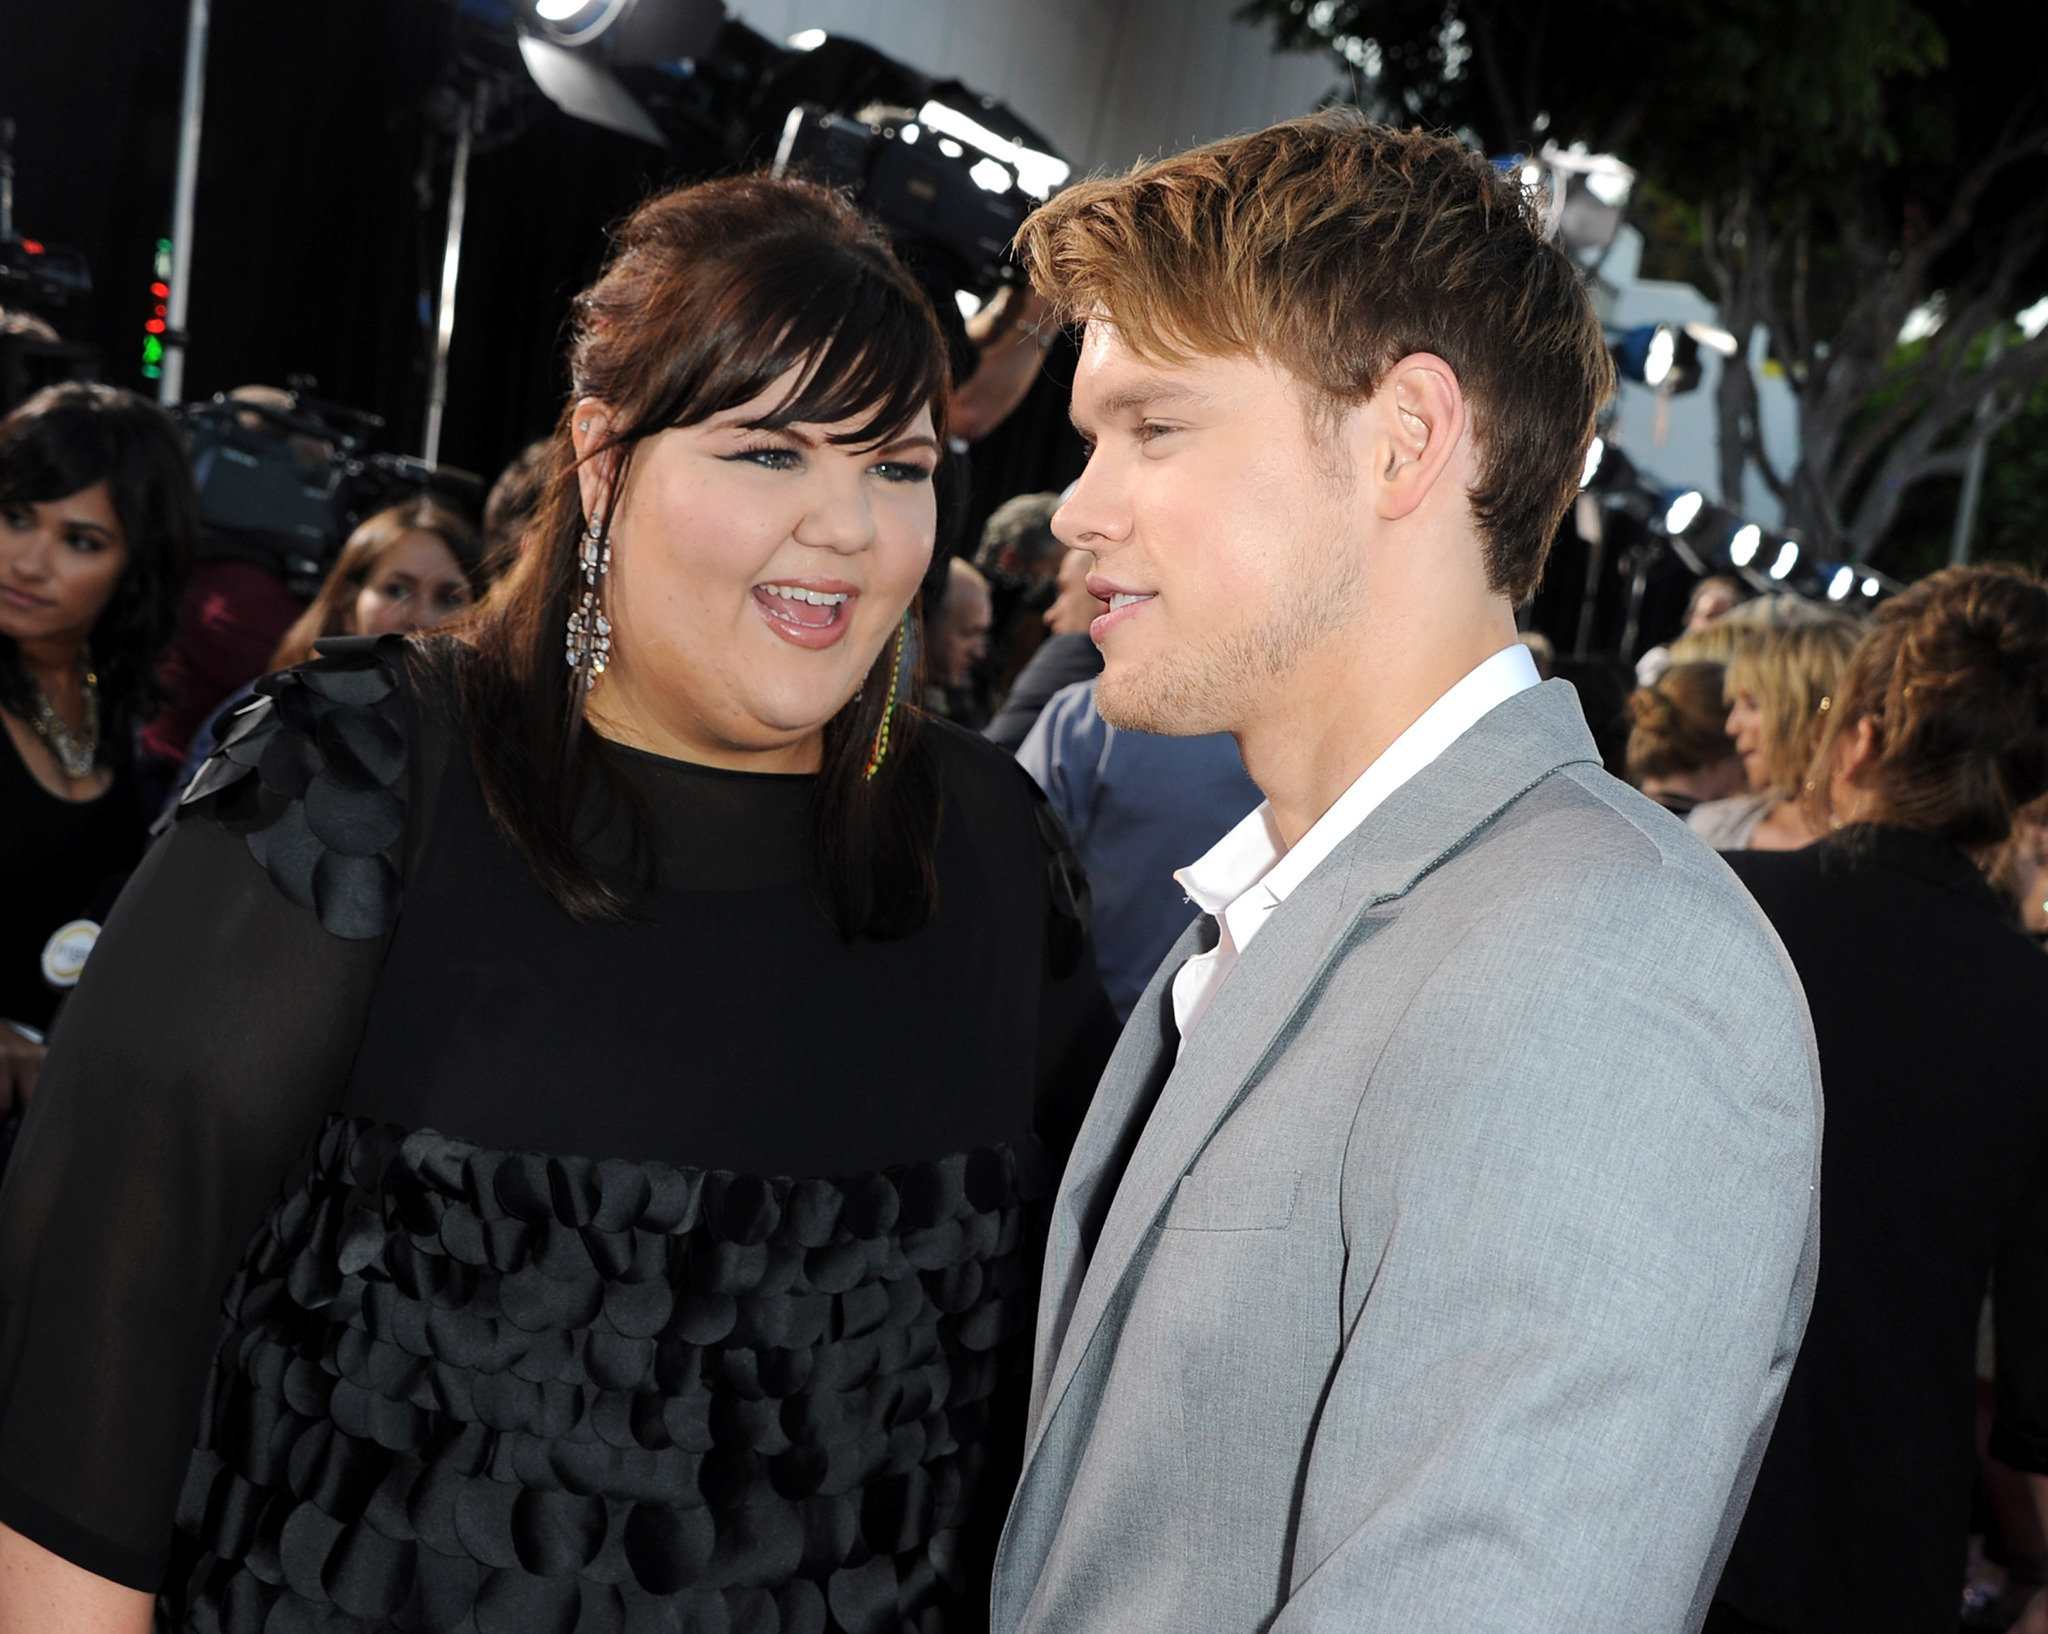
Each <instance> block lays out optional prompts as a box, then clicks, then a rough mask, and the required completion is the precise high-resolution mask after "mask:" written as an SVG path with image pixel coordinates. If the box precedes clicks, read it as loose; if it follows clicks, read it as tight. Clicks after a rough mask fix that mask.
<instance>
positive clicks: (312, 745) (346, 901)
mask: <svg viewBox="0 0 2048 1634" xmlns="http://www.w3.org/2000/svg"><path fill="white" fill-rule="evenodd" d="M459 662H460V660H459V657H458V656H457V655H456V654H455V652H454V651H453V650H452V644H450V643H436V644H434V645H432V646H422V645H419V644H415V643H412V642H408V641H407V640H406V639H405V638H403V637H400V636H378V637H343V638H339V639H334V640H328V641H323V642H321V643H320V646H319V648H318V655H317V656H316V657H314V658H313V659H311V660H310V661H308V662H307V663H304V664H300V665H297V666H295V667H294V668H292V669H288V670H282V671H279V672H278V673H277V674H275V675H267V676H265V677H263V679H261V680H260V681H258V682H257V683H256V685H255V688H254V695H253V696H252V697H251V699H250V700H249V702H248V703H247V704H245V705H244V706H243V707H242V708H241V709H239V710H237V711H236V712H235V713H234V714H233V715H232V716H231V717H230V718H228V719H227V720H225V721H223V722H222V723H221V736H220V744H219V747H218V748H217V749H216V750H215V752H214V754H213V756H212V758H211V759H209V760H208V761H207V762H206V764H205V765H204V766H203V767H201V768H200V770H199V772H198V773H197V775H195V776H194V777H193V779H192V782H191V784H190V786H189V787H188V788H187V789H186V791H185V794H184V797H183V798H182V799H181V800H180V802H179V807H178V813H177V815H178V816H180V817H182V816H185V815H187V814H191V813H199V812H203V813H207V814H209V815H211V816H212V817H213V818H214V819H215V820H216V821H218V822H220V823H221V825H222V826H223V827H226V828H227V829H229V830H230V831H232V832H234V833H237V834H239V835H241V836H242V838H243V840H244V842H245V843H246V844H247V846H248V848H249V852H250V854H251V855H252V856H253V857H254V858H255V859H256V861H257V862H258V863H260V864H261V865H262V866H263V868H264V870H265V872H266V873H268V874H269V876H270V879H271V882H272V883H273V884H274V885H275V886H276V887H277V889H278V891H279V892H280V893H281V894H282V895H283V896H285V897H286V898H287V899H288V900H290V901H292V902H295V903H297V904H298V905H299V906H301V907H304V908H308V909H311V910H312V911H313V912H314V913H316V914H317V915H318V916H319V919H320V922H321V924H322V925H323V926H324V927H325V928H326V929H327V930H328V931H329V932H331V933H332V934H334V935H336V936H339V937H342V938H344V939H348V940H361V939H367V938H372V937H378V936H382V935H384V934H385V933H387V932H388V931H389V930H390V929H391V928H392V926H393V925H394V924H395V923H396V922H397V918H398V906H399V898H400V894H401V883H402V879H403V874H404V856H405V840H406V833H407V819H408V815H409V808H410V805H411V797H412V795H413V793H414V790H415V787H416V785H417V783H418V781H419V778H418V766H419V763H420V758H421V748H422V744H423V740H425V739H428V738H431V737H436V736H439V735H440V734H441V731H442V730H444V728H443V726H442V723H444V722H446V721H448V720H450V719H452V709H453V704H454V697H455V685H456V679H457V676H456V667H457V665H458V664H459Z"/></svg>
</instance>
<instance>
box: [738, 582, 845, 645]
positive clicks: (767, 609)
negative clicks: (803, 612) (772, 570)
mask: <svg viewBox="0 0 2048 1634" xmlns="http://www.w3.org/2000/svg"><path fill="white" fill-rule="evenodd" d="M772 584H779V585H786V586H787V587H788V588H790V589H791V590H815V591H817V592H818V594H819V595H821V596H845V597H846V598H847V599H846V600H845V601H843V602H841V603H840V604H839V606H838V607H837V608H836V609H834V615H835V616H834V617H833V619H832V622H831V623H829V624H797V623H794V622H792V621H791V620H790V619H789V618H787V617H785V616H784V615H782V614H780V613H778V612H776V611H775V608H776V605H777V598H776V597H774V596H771V595H769V594H768V586H770V585H772ZM750 594H751V595H752V597H753V601H754V610H755V611H756V612H758V613H759V614H760V615H761V622H762V623H763V624H765V625H767V626H768V628H769V629H770V630H772V631H774V632H775V634H777V635H778V636H780V637H781V638H782V639H783V640H784V641H787V642H788V643H789V644H790V645H791V646H792V647H801V648H803V649H804V651H806V652H822V651H823V650H824V649H825V648H827V647H832V646H836V645H838V643H839V642H840V641H842V640H843V639H845V636H846V632H847V631H848V630H850V629H852V628H853V610H854V608H855V607H856V606H858V605H859V604H860V586H859V585H857V584H848V583H847V582H846V581H845V580H844V579H813V578H808V577H796V578H787V579H763V580H761V581H760V583H758V584H756V585H755V586H754V588H753V590H752V591H751V592H750Z"/></svg>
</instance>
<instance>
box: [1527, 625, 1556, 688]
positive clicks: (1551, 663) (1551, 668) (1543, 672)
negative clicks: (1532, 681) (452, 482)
mask: <svg viewBox="0 0 2048 1634" xmlns="http://www.w3.org/2000/svg"><path fill="white" fill-rule="evenodd" d="M1522 645H1523V646H1525V647H1527V648H1528V649H1529V659H1530V661H1531V662H1532V663H1533V664H1535V666H1536V673H1537V674H1538V675H1539V676H1540V677H1542V678H1543V679H1544V680H1546V681H1547V680H1549V679H1550V678H1551V677H1552V676H1553V675H1555V674H1556V673H1557V648H1556V646H1555V645H1553V644H1552V642H1551V639H1550V637H1549V636H1547V635H1545V634H1544V633H1543V632H1542V631H1541V630H1524V631H1523V632H1522Z"/></svg>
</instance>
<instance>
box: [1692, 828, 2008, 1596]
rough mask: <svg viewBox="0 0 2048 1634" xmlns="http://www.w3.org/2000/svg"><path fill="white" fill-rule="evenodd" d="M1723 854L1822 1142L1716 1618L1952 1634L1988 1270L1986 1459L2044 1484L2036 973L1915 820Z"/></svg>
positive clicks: (1993, 905) (1993, 900)
mask: <svg viewBox="0 0 2048 1634" xmlns="http://www.w3.org/2000/svg"><path fill="white" fill-rule="evenodd" d="M1728 861H1729V863H1730V864H1731V865H1732V866H1733V867H1734V869H1735V871H1736V872H1737V874H1739V875H1740V876H1741V878H1742V881H1743V883H1744V884H1745V885H1747V886H1748V887H1749V888H1750V890H1751V891H1752V892H1753V893H1754V894H1755V896H1756V899H1757V901H1758V902H1759V903H1760V904H1761V905H1762V907H1763V910H1764V912H1765V913H1766V914H1768V915H1769V916H1770V920H1771V923H1772V924H1773V925H1774V926H1775V927H1776V928H1777V931H1778V934H1779V935H1780V936H1781V937H1782V938H1783V939H1784V942H1785V946H1786V949H1787V951H1788V952H1789V953H1790V954H1791V956H1792V962H1793V964H1794V965H1795V966H1796V967H1797V969H1798V972H1799V977H1800V980H1801V982H1802V983H1803V985H1804V986H1805V989H1806V999H1807V1003H1808V1005H1809V1006H1810V1007H1811V1010H1812V1013H1813V1026H1814V1034H1815V1037H1816V1038H1817V1040H1818V1042H1819V1046H1820V1065H1821V1086H1822V1094H1823V1096H1824V1098H1825V1101H1826V1129H1825V1132H1824V1134H1823V1137H1822V1143H1821V1226H1820V1277H1819V1281H1818V1284H1817V1286H1816V1289H1815V1294H1814V1304H1813V1314H1812V1317H1811V1319H1810V1320H1809V1322H1808V1323H1807V1328H1806V1338H1805V1342H1804V1344H1803V1345H1802V1346H1801V1348H1800V1352H1799V1360H1798V1363H1797V1365H1796V1366H1795V1367H1794V1369H1793V1372H1792V1377H1791V1380H1790V1383H1789V1384H1788V1386H1787V1389H1786V1392H1785V1399H1784V1405H1783V1406H1782V1408H1781V1409H1780V1410H1779V1414H1778V1422H1777V1427H1776V1430H1775V1432H1774V1433H1773V1435H1772V1437H1771V1444H1770V1447H1769V1450H1768V1451H1767V1452H1766V1454H1765V1457H1764V1461H1763V1466H1762V1469H1761V1471H1760V1472H1759V1474H1758V1477H1757V1483H1756V1488H1755V1491H1754V1493H1753V1494H1752V1496H1751V1498H1750V1502H1749V1510H1748V1513H1747V1515H1746V1516H1745V1517H1744V1520H1743V1523H1742V1529H1741V1532H1740V1533H1739V1535H1738V1536H1737V1539H1736V1542H1735V1547H1734V1552H1733V1554H1732V1555H1731V1556H1730V1558H1729V1561H1728V1566H1727V1570H1726V1571H1725V1573H1724V1574H1723V1576H1722V1579H1721V1585H1720V1591H1719V1601H1720V1606H1719V1607H1718V1608H1717V1617H1716V1619H1712V1620H1710V1621H1709V1623H1708V1627H1709V1629H1713V1628H1715V1627H1716V1626H1717V1623H1719V1624H1720V1625H1722V1626H1726V1627H1729V1628H1743V1627H1754V1628H1763V1629H1770V1630H1781V1631H1783V1634H1821V1631H1836V1630H1840V1631H1843V1634H1849V1631H1854V1634H1894V1631H1896V1634H1909V1631H1910V1634H1937V1631H1938V1634H1954V1630H1955V1628H1956V1622H1957V1618H1958V1616H1959V1614H1960V1612H1959V1608H1960V1606H1961V1600H1962V1587H1963V1576H1964V1555H1965V1544H1966V1537H1965V1534H1966V1533H1967V1531H1968V1529H1969V1510H1970V1490H1971V1482H1972V1480H1973V1478H1974V1473H1975V1468H1976V1448H1975V1436H1974V1429H1975V1412H1976V1401H1977V1384H1976V1368H1975V1361H1976V1344H1977V1326H1978V1315H1979V1311H1980V1308H1981V1306H1982V1304H1983V1300H1984V1291H1985V1283H1986V1279H1987V1277H1989V1276H1990V1275H1991V1273H1992V1272H1993V1270H1994V1268H1995V1270H1996V1276H1997V1293H1996V1298H1995V1301H1994V1303H1995V1306H1996V1311H1997V1319H1998V1333H1997V1345H1998V1391H1999V1414H1998V1427H1997V1431H1996V1434H1995V1438H1994V1441H1993V1451H1994V1452H1995V1453H1997V1455H1998V1456H1999V1457H2001V1458H2003V1459H2005V1460H2006V1461H2007V1462H2009V1463H2011V1464H2013V1465H2015V1466H2016V1467H2018V1468H2020V1469H2025V1470H2036V1471H2043V1472H2048V1093H2044V1088H2048V1083H2044V1075H2043V1071H2042V1067H2041V1045H2042V1039H2041V1026H2042V1021H2043V1018H2044V1017H2048V957H2044V956H2043V954H2042V952H2041V949H2040V948H2038V947H2036V946H2035V945H2034V944H2033V943H2032V942H2031V941H2030V940H2029V939H2028V938H2027V937H2026V936H2025V935H2023V934H2022V933H2021V932H2020V930H2019V929H2018V927H2017V926H2016V925H2015V924H2014V923H2013V921H2012V918H2011V916H2010V914H2009V912H2008V911H2007V910H2006V908H2005V907H2004V905H2003V903H2001V901H2000V900H1999V899H1998V897H1997V896H1996V895H1995V894H1994V892H1993V891H1992V889H1991V887H1990V886H1989V885H1988V884H1987V883H1986V881H1985V879H1984V876H1983V875H1982V874H1981V873H1980V872H1979V871H1978V870H1977V869H1976V868H1975V867H1974V866H1973V865H1972V864H1971V862H1970V861H1969V859H1968V858H1966V857H1965V856H1963V854H1962V853H1961V852H1959V851H1957V850H1955V849H1954V848H1953V847H1951V846H1948V845H1944V844H1942V843H1941V842H1939V841H1936V840H1931V839H1928V838H1926V837H1924V836H1922V835H1918V834H1914V833H1911V832H1909V831H1907V830H1904V829H1898V828H1880V827H1876V826H1863V827H1857V828H1853V829H1850V830H1846V831H1845V832H1844V833H1843V834H1842V835H1841V836H1839V837H1837V838H1834V839H1830V840H1826V841H1823V842H1822V843H1821V844H1819V845H1815V846H1812V847H1810V848H1809V849H1807V850H1804V851H1789V852H1760V851H1747V852H1740V853H1735V854H1732V855H1730V856H1729V857H1728ZM1729 1610H1732V1611H1733V1612H1735V1613H1737V1614H1739V1620H1738V1619H1728V1618H1727V1616H1726V1613H1727V1611H1729Z"/></svg>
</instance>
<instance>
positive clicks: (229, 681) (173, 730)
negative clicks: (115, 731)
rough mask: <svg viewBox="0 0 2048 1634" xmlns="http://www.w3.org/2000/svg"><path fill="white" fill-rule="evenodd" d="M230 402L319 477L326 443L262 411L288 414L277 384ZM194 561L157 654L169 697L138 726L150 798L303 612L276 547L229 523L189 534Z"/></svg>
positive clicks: (244, 390)
mask: <svg viewBox="0 0 2048 1634" xmlns="http://www.w3.org/2000/svg"><path fill="white" fill-rule="evenodd" d="M227 395H228V400H229V401H230V402H233V403H246V404H249V405H250V407H249V408H248V409H246V410H242V411H239V412H238V417H237V423H238V424H239V425H240V426H241V428H242V429H243V430H244V431H247V432H250V433H253V434H255V435H258V436H263V437H269V438H271V439H273V440H274V441H275V442H277V443H281V444H282V445H283V446H284V447H285V448H286V449H288V450H289V451H290V455H291V458H292V459H293V460H295V461H296V462H297V464H298V468H299V470H300V471H301V472H302V473H303V475H304V480H306V481H307V482H308V483H312V484H321V485H324V483H325V482H326V480H327V465H328V460H329V457H330V456H331V455H332V453H333V446H332V444H330V443H327V442H324V441H322V440H321V439H319V438H317V437H311V436H304V435H300V434H296V433H292V432H289V431H287V430H286V428H284V427H283V426H281V425H279V424H278V423H276V421H274V420H273V419H271V418H269V417H268V416H266V415H265V414H264V413H263V412H261V411H262V410H265V409H268V410H271V411H273V412H274V413H277V414H285V413H289V412H290V411H291V409H292V407H293V405H294V404H295V403H296V401H297V399H296V397H295V396H294V394H293V393H291V392H288V391H285V390H284V389H283V388H281V387H278V386H237V387H236V388H235V389H234V390H233V391H231V392H229V393H228V394H227ZM194 550H195V555H196V558H197V559H196V560H195V561H194V563H193V568H192V576H191V585H190V588H189V589H188V590H187V592H186V596H185V601H184V604H183V606H182V608H181V609H180V612H179V617H178V623H177V629H176V631H175V633H174V634H173V636H172V638H171V643H170V646H169V648H168V650H167V651H166V652H165V654H164V661H163V680H164V686H165V690H166V692H167V693H168V698H167V700H166V702H165V703H164V705H163V707H162V708H161V709H160V710H159V711H158V712H157V714H156V716H155V717H154V718H153V719H152V720H151V721H150V722H149V723H148V725H147V726H146V727H145V728H144V729H143V734H142V750H143V756H144V760H145V773H146V781H148V782H149V783H150V784H151V788H150V797H151V803H152V804H154V803H156V799H157V798H158V797H160V795H161V793H162V791H163V788H164V786H165V783H166V781H167V779H168V777H169V774H170V772H172V771H173V770H175V768H177V767H178V766H179V765H180V764H182V763H183V761H184V759H185V755H186V751H187V748H188V746H189V745H190V743H191V741H192V737H193V734H194V733H196V732H197V731H198V730H199V729H200V727H201V726H203V725H204V724H205V723H206V721H207V720H208V719H209V718H210V717H211V716H212V715H213V714H214V713H215V712H216V711H217V710H218V709H219V708H220V705H221V701H222V700H223V699H225V698H227V697H228V696H229V695H230V694H232V693H236V692H239V691H241V689H242V688H244V687H246V686H247V685H248V684H249V683H250V682H251V681H253V680H255V679H256V677H257V676H259V675H261V674H263V673H264V672H265V671H266V670H268V669H269V668H270V667H271V664H270V658H271V654H272V653H273V652H274V651H275V650H276V648H277V644H278V642H279V641H280V640H281V639H282V638H283V636H284V633H285V631H286V630H288V629H290V628H291V626H292V623H293V621H294V620H296V619H297V618H298V616H299V615H300V613H302V612H303V611H304V610H305V600H304V597H303V594H302V593H300V594H295V593H294V592H293V590H292V588H291V586H290V585H289V584H287V583H286V581H285V577H284V573H283V570H282V568H281V566H280V563H279V560H278V555H277V552H276V550H275V548H274V547H269V546H266V545H264V544H262V543H259V542H257V541H256V540H253V539H251V538H248V537H246V536H244V535H243V534H241V533H240V532H238V531H237V530H235V529H231V528H221V527H207V528H204V529H202V530H201V531H200V532H199V533H198V534H197V535H195V538H194Z"/></svg>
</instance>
